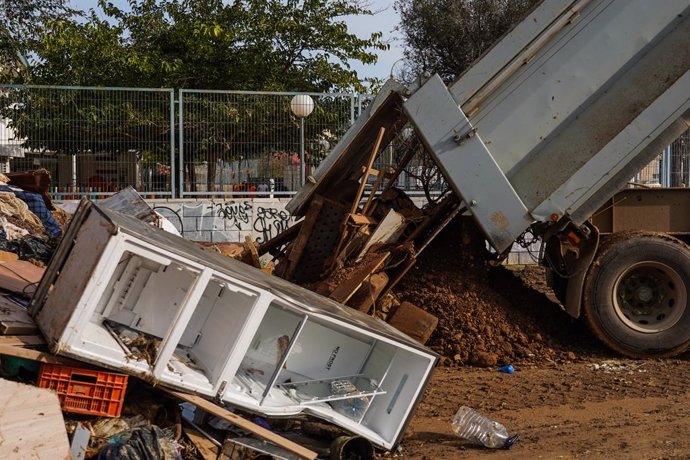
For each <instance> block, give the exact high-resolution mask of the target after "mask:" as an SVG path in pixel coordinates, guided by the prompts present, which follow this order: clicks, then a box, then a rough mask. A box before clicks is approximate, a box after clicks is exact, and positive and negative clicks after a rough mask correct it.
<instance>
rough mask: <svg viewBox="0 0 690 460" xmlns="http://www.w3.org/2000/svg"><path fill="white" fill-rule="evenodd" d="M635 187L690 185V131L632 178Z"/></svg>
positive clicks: (632, 184)
mask: <svg viewBox="0 0 690 460" xmlns="http://www.w3.org/2000/svg"><path fill="white" fill-rule="evenodd" d="M631 186H633V187H690V131H686V132H684V133H683V134H681V135H680V137H678V139H676V140H675V141H674V142H673V143H672V144H671V145H669V146H667V147H666V148H665V149H664V151H663V152H662V153H661V154H659V156H657V157H656V158H655V159H654V160H652V162H651V163H649V164H648V165H647V166H645V167H644V168H643V169H642V170H641V171H640V172H639V173H637V174H636V175H635V177H633V178H632V181H631Z"/></svg>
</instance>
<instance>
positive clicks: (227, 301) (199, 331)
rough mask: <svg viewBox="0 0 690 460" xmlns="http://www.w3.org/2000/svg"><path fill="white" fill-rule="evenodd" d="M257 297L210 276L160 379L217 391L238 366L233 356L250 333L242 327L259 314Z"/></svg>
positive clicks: (212, 392)
mask: <svg viewBox="0 0 690 460" xmlns="http://www.w3.org/2000/svg"><path fill="white" fill-rule="evenodd" d="M259 298H260V293H259V292H256V291H253V290H250V289H248V288H247V287H246V286H243V285H241V284H239V283H238V282H237V281H232V280H230V279H227V278H221V277H213V278H211V280H210V281H209V282H208V284H207V286H206V289H205V290H204V293H203V295H202V297H201V301H200V302H199V303H198V304H197V306H196V308H195V310H194V313H193V314H192V316H191V319H190V320H189V323H188V324H187V326H186V327H185V329H184V333H183V334H182V336H181V338H180V340H179V342H178V343H177V345H176V347H175V351H174V353H173V355H172V356H171V357H170V359H169V360H168V362H167V365H166V366H165V368H164V369H163V372H162V374H161V375H160V380H161V381H163V382H167V383H170V384H172V385H182V386H184V387H185V388H191V389H195V390H196V391H198V392H200V393H208V394H214V395H215V394H217V392H218V391H219V389H220V388H221V387H223V386H224V385H225V384H227V382H228V381H229V380H230V379H231V378H232V376H233V375H234V374H235V372H236V370H237V368H238V367H239V360H238V359H233V357H234V356H236V354H237V353H238V352H239V353H241V352H242V348H243V347H244V348H246V344H245V342H247V340H248V338H249V334H250V333H251V331H248V330H247V327H246V326H247V323H248V321H250V320H251V318H252V317H253V315H257V314H259V315H260V313H257V311H258V310H260V307H259V308H257V302H258V300H259ZM238 350H239V351H238Z"/></svg>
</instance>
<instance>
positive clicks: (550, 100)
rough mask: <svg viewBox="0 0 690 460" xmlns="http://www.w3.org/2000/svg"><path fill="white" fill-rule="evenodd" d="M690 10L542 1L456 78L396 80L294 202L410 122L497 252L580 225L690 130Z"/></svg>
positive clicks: (685, 5)
mask: <svg viewBox="0 0 690 460" xmlns="http://www.w3.org/2000/svg"><path fill="white" fill-rule="evenodd" d="M689 15H690V0H669V1H664V2H649V1H645V0H598V1H597V0H592V1H589V0H577V1H572V0H554V1H548V2H543V3H542V4H541V5H540V6H539V7H537V8H536V9H535V10H534V11H533V12H532V13H530V14H529V15H528V17H526V18H525V19H524V20H523V21H522V22H521V23H519V24H518V25H517V26H516V27H515V28H514V29H513V30H512V31H510V32H509V33H508V34H506V35H505V36H504V37H503V38H502V39H501V40H500V41H499V42H498V43H497V44H496V45H495V46H494V47H493V48H492V49H491V50H489V52H487V53H486V54H485V55H484V56H483V57H482V58H480V59H479V60H478V61H477V62H476V63H475V64H474V65H473V66H472V67H471V68H470V69H468V70H467V71H466V72H465V73H464V74H463V75H462V76H461V77H460V78H459V79H458V80H457V81H456V82H455V83H454V84H452V85H451V86H450V87H446V85H445V84H444V83H443V82H442V81H441V80H440V78H439V77H438V76H430V77H422V79H421V81H420V82H419V84H418V85H417V86H416V87H411V88H406V87H404V86H402V85H400V84H399V83H397V82H395V81H389V82H388V83H387V84H386V85H385V86H384V88H383V89H382V91H381V92H380V93H379V94H378V96H377V98H376V99H375V101H374V102H373V103H372V104H370V106H369V107H368V108H367V110H366V111H365V112H364V113H363V114H362V116H361V117H360V118H359V119H358V120H357V122H356V123H355V124H354V125H353V126H352V127H351V129H350V130H349V131H348V133H347V134H346V135H345V136H344V138H343V139H342V141H341V142H340V143H339V144H338V145H337V146H336V147H335V148H334V150H333V151H332V152H331V154H330V156H329V157H328V158H327V160H326V161H325V162H324V163H323V164H322V165H321V167H320V168H319V169H318V170H317V172H316V173H315V175H314V179H315V181H314V182H315V183H314V184H311V183H307V184H306V185H305V186H304V187H303V188H302V190H301V191H300V192H299V193H298V194H297V195H296V196H295V197H294V198H293V200H292V201H291V202H290V203H289V205H288V209H289V210H290V211H291V212H292V213H293V214H295V215H301V214H302V213H303V212H304V211H305V209H306V204H307V203H308V202H309V201H310V199H311V197H313V196H314V195H315V193H317V192H318V193H327V192H328V191H329V188H333V187H335V186H336V185H334V184H333V183H332V181H331V180H330V179H331V178H333V177H337V178H339V179H340V178H344V177H352V178H355V177H357V175H358V174H360V171H359V165H361V164H362V163H363V161H362V160H363V159H364V157H365V156H366V155H367V153H368V150H370V148H371V145H372V144H373V138H374V137H375V135H374V133H375V132H376V131H377V130H378V129H379V127H384V128H387V130H386V134H387V136H388V137H389V139H390V138H391V137H392V134H393V132H394V131H396V130H398V129H401V128H402V126H404V125H405V124H406V123H408V122H409V124H410V125H411V126H412V127H413V128H414V129H415V131H416V133H417V135H418V136H419V137H420V138H421V140H422V142H423V143H424V145H425V147H426V149H427V151H428V152H429V153H430V154H431V155H432V157H433V158H434V159H435V161H436V163H437V164H438V166H439V168H440V169H441V170H442V172H443V174H444V176H445V178H446V180H447V182H448V183H449V184H450V186H451V187H452V188H453V190H454V191H455V193H456V194H457V195H458V197H460V198H461V199H462V200H463V201H464V202H465V203H466V205H467V206H468V208H469V210H470V211H471V213H472V215H473V216H474V218H475V219H476V220H477V222H478V224H479V226H480V227H481V228H482V229H483V231H484V233H485V235H486V237H487V239H488V241H489V242H490V243H491V245H492V246H493V247H494V248H495V249H496V250H497V251H499V252H502V251H504V250H506V249H507V248H509V247H510V245H511V244H512V243H513V241H514V240H515V239H516V238H517V237H518V236H519V235H520V234H521V233H523V232H524V231H525V230H526V229H527V228H529V227H530V225H532V224H533V223H534V222H550V221H556V220H560V219H568V220H570V221H572V222H574V223H576V224H578V225H579V224H582V223H583V222H584V221H586V220H587V219H588V218H589V217H590V215H591V214H592V213H593V212H594V211H595V210H596V209H598V208H599V207H600V206H601V205H602V204H604V203H605V202H606V200H608V199H609V198H610V197H611V196H612V195H613V194H614V193H615V192H616V191H618V190H619V189H620V188H622V187H623V186H624V184H625V183H626V182H627V181H628V180H629V178H630V177H632V175H633V174H634V173H635V172H636V170H639V169H640V168H641V167H642V166H644V165H645V164H646V163H647V162H649V161H650V160H651V159H652V158H653V157H654V156H655V155H656V154H658V153H659V152H660V151H661V149H662V148H663V146H665V145H666V144H668V143H670V142H671V141H672V140H673V139H675V137H677V136H678V135H679V134H680V133H682V132H683V131H684V130H686V129H688V122H689V119H690V71H689V70H688V69H690V46H688V42H689V37H690V19H689V18H688V16H689ZM384 143H385V140H384Z"/></svg>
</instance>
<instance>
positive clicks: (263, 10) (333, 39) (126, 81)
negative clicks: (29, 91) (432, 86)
mask: <svg viewBox="0 0 690 460" xmlns="http://www.w3.org/2000/svg"><path fill="white" fill-rule="evenodd" d="M363 14H371V13H370V11H368V10H367V9H365V8H362V7H360V6H359V5H358V3H356V2H354V1H352V0H335V1H332V0H330V1H329V0H304V1H297V0H287V1H286V0H236V1H234V2H232V3H229V4H228V2H225V1H223V0H129V10H123V9H120V8H117V7H115V6H114V5H113V4H111V3H108V2H106V1H105V0H99V2H98V7H97V9H92V10H90V12H89V13H88V14H87V16H86V20H85V21H76V20H68V19H56V20H52V21H48V22H47V23H45V24H44V25H43V26H42V28H41V30H40V33H39V37H38V39H37V40H35V41H33V42H32V45H33V46H32V51H33V53H34V58H33V66H32V77H33V80H34V82H36V83H46V84H72V85H103V86H147V87H173V88H193V89H194V88H199V89H227V88H242V89H247V90H289V91H332V90H351V89H354V90H357V91H362V90H364V88H363V86H362V83H361V81H360V80H359V78H358V77H357V73H356V72H355V71H354V70H352V69H351V66H350V62H351V61H352V60H358V61H361V62H364V63H373V62H375V61H376V58H377V56H376V53H375V51H376V50H380V49H386V48H387V46H388V45H386V44H384V43H382V42H381V40H380V39H381V33H379V32H377V33H373V34H371V35H370V36H369V37H365V38H359V37H357V36H356V35H355V34H352V33H350V32H349V31H348V29H347V25H346V23H345V22H344V20H343V17H344V16H348V15H363Z"/></svg>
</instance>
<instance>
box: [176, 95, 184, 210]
mask: <svg viewBox="0 0 690 460" xmlns="http://www.w3.org/2000/svg"><path fill="white" fill-rule="evenodd" d="M183 91H184V90H182V89H180V91H179V95H178V96H177V104H178V108H177V111H178V114H179V116H180V119H179V124H180V127H179V129H180V146H179V151H180V155H179V164H178V165H177V167H178V168H179V169H178V171H179V174H180V198H184V113H183V112H184V92H183Z"/></svg>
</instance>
